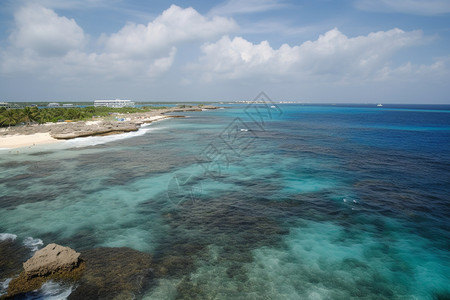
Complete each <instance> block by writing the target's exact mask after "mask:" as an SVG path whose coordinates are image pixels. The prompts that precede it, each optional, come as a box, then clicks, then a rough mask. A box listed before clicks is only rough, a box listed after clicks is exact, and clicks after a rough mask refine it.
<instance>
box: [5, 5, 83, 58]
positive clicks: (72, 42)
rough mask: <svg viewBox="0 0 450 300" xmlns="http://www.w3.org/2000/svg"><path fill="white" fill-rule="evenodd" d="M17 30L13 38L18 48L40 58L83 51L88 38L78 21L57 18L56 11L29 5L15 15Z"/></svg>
mask: <svg viewBox="0 0 450 300" xmlns="http://www.w3.org/2000/svg"><path fill="white" fill-rule="evenodd" d="M14 19H15V23H16V29H15V30H14V31H13V33H12V34H11V35H10V41H11V43H12V44H13V45H14V46H16V47H17V48H22V49H26V50H31V51H35V52H36V53H38V54H39V55H41V56H54V55H64V54H66V53H67V52H69V51H70V50H74V49H81V48H82V47H83V46H84V44H85V42H86V37H85V34H84V32H83V29H81V28H80V27H79V26H78V25H77V23H76V22H75V20H73V19H68V18H66V17H60V16H58V15H57V14H56V13H55V12H54V11H53V10H50V9H47V8H44V7H42V6H38V5H27V6H25V7H22V8H20V9H19V10H18V11H17V12H16V13H15V15H14Z"/></svg>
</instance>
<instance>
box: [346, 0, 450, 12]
mask: <svg viewBox="0 0 450 300" xmlns="http://www.w3.org/2000/svg"><path fill="white" fill-rule="evenodd" d="M355 5H356V7H357V8H358V9H361V10H365V11H375V12H398V13H405V14H413V15H440V14H448V13H450V1H448V0H427V1H424V0H356V2H355Z"/></svg>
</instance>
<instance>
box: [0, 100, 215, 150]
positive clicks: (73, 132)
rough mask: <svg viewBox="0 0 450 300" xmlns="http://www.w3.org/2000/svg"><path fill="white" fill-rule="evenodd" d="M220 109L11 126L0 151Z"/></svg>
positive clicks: (0, 133)
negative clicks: (194, 112) (180, 113)
mask: <svg viewBox="0 0 450 300" xmlns="http://www.w3.org/2000/svg"><path fill="white" fill-rule="evenodd" d="M217 108H219V107H215V106H206V107H204V108H199V107H190V108H178V107H174V108H168V109H158V110H152V111H148V112H144V113H133V114H117V115H114V117H116V118H120V119H121V120H120V121H119V120H105V118H102V119H96V120H89V121H77V122H60V123H46V124H40V125H30V126H14V127H10V128H1V129H0V150H1V149H4V150H10V149H17V148H24V147H34V146H38V145H46V144H54V143H58V142H60V141H62V140H70V139H75V138H81V137H89V136H107V135H115V134H122V133H126V132H132V131H138V130H139V129H140V128H141V126H142V125H144V124H149V123H152V122H156V121H160V120H164V119H169V118H177V117H178V118H179V117H183V116H167V115H165V114H166V113H171V112H188V111H203V110H211V109H217Z"/></svg>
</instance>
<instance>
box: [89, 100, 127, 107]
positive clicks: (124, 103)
mask: <svg viewBox="0 0 450 300" xmlns="http://www.w3.org/2000/svg"><path fill="white" fill-rule="evenodd" d="M94 106H95V107H99V106H106V107H114V108H118V107H133V106H134V102H133V101H131V100H121V99H116V100H95V101H94Z"/></svg>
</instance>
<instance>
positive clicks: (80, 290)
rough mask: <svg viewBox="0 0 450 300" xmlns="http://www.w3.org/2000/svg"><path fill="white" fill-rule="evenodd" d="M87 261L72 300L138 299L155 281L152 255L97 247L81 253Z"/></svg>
mask: <svg viewBox="0 0 450 300" xmlns="http://www.w3.org/2000/svg"><path fill="white" fill-rule="evenodd" d="M81 257H82V259H83V260H84V261H86V269H85V270H84V272H83V275H82V276H81V278H80V280H79V281H78V283H77V287H76V288H75V290H74V291H73V292H72V293H71V294H70V296H69V298H68V299H69V300H77V299H135V298H138V296H139V295H141V294H142V293H143V292H144V291H145V289H146V288H148V287H149V286H150V285H151V284H152V279H153V268H152V256H151V255H150V254H147V253H143V252H139V251H136V250H133V249H130V248H96V249H92V250H87V251H85V252H83V253H82V255H81Z"/></svg>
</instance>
